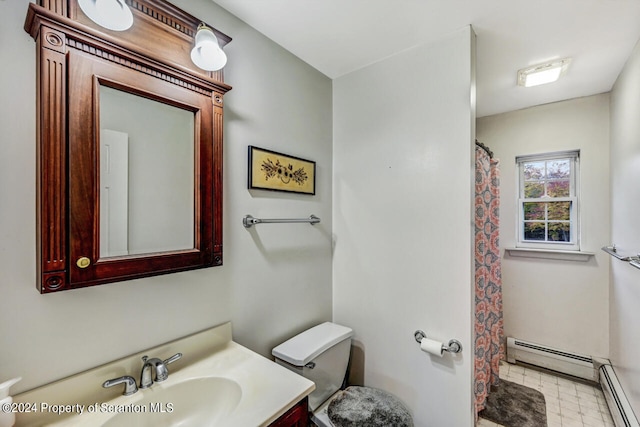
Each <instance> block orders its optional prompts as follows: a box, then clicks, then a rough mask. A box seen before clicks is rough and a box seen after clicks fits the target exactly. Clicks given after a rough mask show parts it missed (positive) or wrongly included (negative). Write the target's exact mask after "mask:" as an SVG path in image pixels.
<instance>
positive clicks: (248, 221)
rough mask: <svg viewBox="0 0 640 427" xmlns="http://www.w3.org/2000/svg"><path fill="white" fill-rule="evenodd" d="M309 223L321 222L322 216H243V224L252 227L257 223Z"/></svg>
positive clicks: (245, 226)
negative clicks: (264, 217) (272, 217)
mask: <svg viewBox="0 0 640 427" xmlns="http://www.w3.org/2000/svg"><path fill="white" fill-rule="evenodd" d="M299 222H302V223H309V224H311V225H314V224H317V223H319V222H320V218H318V217H317V216H315V215H311V216H310V217H309V218H289V219H287V218H278V219H260V218H254V217H252V216H251V215H245V216H244V218H242V225H244V228H251V227H253V226H254V225H256V224H288V223H299Z"/></svg>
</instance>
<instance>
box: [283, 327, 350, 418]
mask: <svg viewBox="0 0 640 427" xmlns="http://www.w3.org/2000/svg"><path fill="white" fill-rule="evenodd" d="M352 335H353V330H352V329H351V328H347V327H346V326H341V325H337V324H335V323H331V322H325V323H322V324H320V325H317V326H314V327H313V328H311V329H307V330H306V331H304V332H301V333H300V334H298V335H296V336H295V337H293V338H291V339H289V340H287V341H285V342H283V343H282V344H280V345H279V346H277V347H276V348H274V349H273V351H272V352H271V353H272V354H273V356H275V359H276V363H278V364H280V365H282V366H284V367H286V368H288V369H290V370H292V371H293V372H296V373H297V374H299V375H302V376H304V377H306V378H308V379H310V380H311V381H313V382H314V383H315V384H316V389H315V390H314V391H313V392H312V393H311V394H310V395H309V410H311V411H314V410H315V409H316V408H317V407H318V406H320V405H321V404H322V403H323V402H324V401H325V400H327V399H328V398H329V397H331V395H332V394H333V393H335V392H336V391H338V390H340V387H341V386H342V383H343V381H344V378H345V375H346V373H347V366H348V364H349V353H350V351H351V336H352Z"/></svg>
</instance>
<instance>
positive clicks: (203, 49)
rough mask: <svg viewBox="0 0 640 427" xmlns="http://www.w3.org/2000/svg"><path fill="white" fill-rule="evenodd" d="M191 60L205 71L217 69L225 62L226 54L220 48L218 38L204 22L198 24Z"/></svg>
mask: <svg viewBox="0 0 640 427" xmlns="http://www.w3.org/2000/svg"><path fill="white" fill-rule="evenodd" d="M191 60H192V61H193V63H194V64H196V65H197V66H198V67H199V68H202V69H203V70H206V71H216V70H219V69H221V68H222V67H224V66H225V65H226V63H227V55H226V54H225V53H224V51H223V50H222V49H221V48H220V45H219V44H218V38H217V37H216V35H215V34H214V33H213V30H212V29H211V28H209V27H207V26H206V25H205V24H200V25H198V32H197V33H196V40H195V47H194V48H193V49H192V50H191Z"/></svg>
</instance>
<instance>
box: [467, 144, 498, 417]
mask: <svg viewBox="0 0 640 427" xmlns="http://www.w3.org/2000/svg"><path fill="white" fill-rule="evenodd" d="M498 163H499V162H498V160H494V159H492V158H491V157H490V156H489V154H488V153H487V151H485V150H484V149H483V148H481V147H478V146H476V191H475V193H476V194H475V306H476V307H475V308H476V310H475V384H474V390H475V404H476V414H477V412H479V411H481V410H482V409H484V404H485V401H486V399H487V395H488V394H489V390H490V388H491V385H492V384H496V383H497V382H498V365H499V362H500V359H501V358H502V357H503V356H504V345H503V334H504V333H503V323H502V279H501V271H500V249H499V246H498V242H499V240H498V238H499V209H500V190H499V185H500V172H499V170H498Z"/></svg>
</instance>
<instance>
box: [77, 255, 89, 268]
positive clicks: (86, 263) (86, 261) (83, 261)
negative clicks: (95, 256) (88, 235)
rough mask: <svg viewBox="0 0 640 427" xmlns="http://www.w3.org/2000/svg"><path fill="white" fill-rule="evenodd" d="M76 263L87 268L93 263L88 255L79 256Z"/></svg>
mask: <svg viewBox="0 0 640 427" xmlns="http://www.w3.org/2000/svg"><path fill="white" fill-rule="evenodd" d="M76 265H77V266H78V267H79V268H87V267H89V266H90V265H91V260H90V259H89V258H87V257H86V256H83V257H80V258H78V260H77V261H76Z"/></svg>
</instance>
